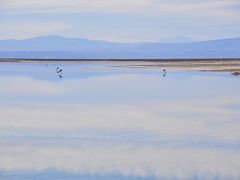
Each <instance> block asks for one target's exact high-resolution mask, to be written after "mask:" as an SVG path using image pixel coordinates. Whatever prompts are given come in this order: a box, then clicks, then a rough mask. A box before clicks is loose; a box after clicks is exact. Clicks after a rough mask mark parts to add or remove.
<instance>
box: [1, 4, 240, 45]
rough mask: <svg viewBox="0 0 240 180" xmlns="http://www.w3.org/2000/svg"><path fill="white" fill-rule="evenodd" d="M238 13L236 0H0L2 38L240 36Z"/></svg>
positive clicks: (124, 39) (131, 39)
mask: <svg viewBox="0 0 240 180" xmlns="http://www.w3.org/2000/svg"><path fill="white" fill-rule="evenodd" d="M239 17H240V1H239V0H41V1H39V0H21V1H20V0H0V27H1V28H0V39H25V38H30V37H34V36H45V35H62V36H66V37H79V38H87V39H98V40H107V41H113V42H141V41H160V40H161V39H165V38H173V37H178V36H184V37H190V38H192V39H194V40H209V39H221V38H230V37H238V36H240V21H239Z"/></svg>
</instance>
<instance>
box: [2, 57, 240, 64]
mask: <svg viewBox="0 0 240 180" xmlns="http://www.w3.org/2000/svg"><path fill="white" fill-rule="evenodd" d="M95 61H97V62H206V61H210V62H213V61H240V58H189V59H188V58H186V59H184V58H166V59H164V58H159V59H151V58H149V59H138V58H136V59H124V58H123V59H121V58H119V59H115V58H109V59H106V58H104V59H53V58H51V59H41V58H0V63H1V62H95Z"/></svg>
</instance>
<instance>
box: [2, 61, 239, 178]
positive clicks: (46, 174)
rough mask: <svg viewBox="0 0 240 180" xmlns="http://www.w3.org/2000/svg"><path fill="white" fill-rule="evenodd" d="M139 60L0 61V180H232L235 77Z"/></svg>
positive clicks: (236, 148)
mask: <svg viewBox="0 0 240 180" xmlns="http://www.w3.org/2000/svg"><path fill="white" fill-rule="evenodd" d="M139 63H140V64H144V63H143V62H139ZM139 63H138V62H78V63H77V62H71V63H70V62H69V63H64V62H52V63H46V62H45V63H29V62H28V63H24V62H22V63H0V179H4V180H5V179H7V180H8V179H11V180H15V179H16V180H19V179H20V180H21V179H34V180H36V179H104V180H105V179H124V180H125V179H240V78H239V77H234V76H232V75H230V74H229V73H216V72H214V73H213V72H212V73H210V72H191V71H188V72H187V71H183V70H181V71H178V70H176V69H175V70H174V69H172V70H171V69H170V70H168V69H167V73H166V74H165V73H164V72H163V69H161V68H159V67H158V68H157V67H151V68H139V67H138V68H133V67H130V66H128V65H129V64H130V65H132V64H134V65H138V64H139ZM57 67H60V69H62V72H59V73H57V72H56V68H57ZM136 67H137V66H136Z"/></svg>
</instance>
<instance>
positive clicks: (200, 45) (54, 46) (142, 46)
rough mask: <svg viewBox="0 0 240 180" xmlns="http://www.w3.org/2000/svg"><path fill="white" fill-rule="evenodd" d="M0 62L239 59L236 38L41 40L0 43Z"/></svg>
mask: <svg viewBox="0 0 240 180" xmlns="http://www.w3.org/2000/svg"><path fill="white" fill-rule="evenodd" d="M0 58H62V59H68V58H73V59H74V58H76V59H78V58H88V59H91V58H97V59H103V58H240V38H232V39H220V40H212V41H202V42H187V43H186V42H185V43H160V42H152V43H112V42H107V41H98V40H88V39H80V38H65V37H61V36H43V37H35V38H30V39H25V40H0Z"/></svg>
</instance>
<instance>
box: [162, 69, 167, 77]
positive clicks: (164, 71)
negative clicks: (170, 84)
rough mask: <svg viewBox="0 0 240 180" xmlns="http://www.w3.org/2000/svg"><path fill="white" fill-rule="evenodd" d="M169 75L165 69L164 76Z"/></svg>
mask: <svg viewBox="0 0 240 180" xmlns="http://www.w3.org/2000/svg"><path fill="white" fill-rule="evenodd" d="M166 75H167V71H166V70H165V69H164V70H163V76H164V77H165V76H166Z"/></svg>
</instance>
